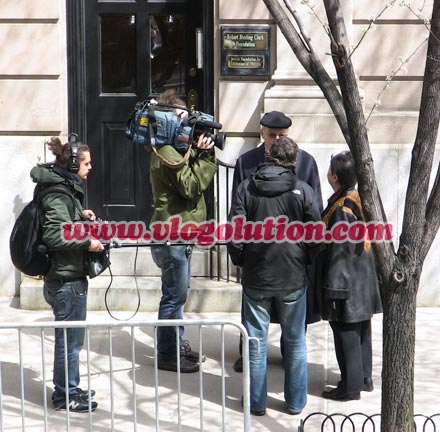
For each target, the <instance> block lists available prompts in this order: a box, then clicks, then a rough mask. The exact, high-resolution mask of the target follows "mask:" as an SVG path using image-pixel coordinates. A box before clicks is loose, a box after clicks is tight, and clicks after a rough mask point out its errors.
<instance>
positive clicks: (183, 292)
mask: <svg viewBox="0 0 440 432" xmlns="http://www.w3.org/2000/svg"><path fill="white" fill-rule="evenodd" d="M191 254H192V246H185V245H182V246H180V245H179V246H167V245H158V246H152V247H151V255H152V256H153V260H154V262H155V263H156V265H157V266H158V267H159V268H160V269H161V270H162V298H161V299H160V304H159V314H158V318H159V319H182V318H183V306H184V305H185V302H186V298H187V296H188V291H189V288H190V277H191V267H190V262H191ZM183 332H184V329H183V327H179V339H180V345H182V343H183V342H182V336H183ZM176 356H177V350H176V327H158V329H157V359H158V360H159V361H167V360H174V359H176Z"/></svg>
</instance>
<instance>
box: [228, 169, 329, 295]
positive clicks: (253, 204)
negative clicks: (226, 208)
mask: <svg viewBox="0 0 440 432" xmlns="http://www.w3.org/2000/svg"><path fill="white" fill-rule="evenodd" d="M235 216H245V218H246V221H248V222H249V221H253V222H256V221H264V220H265V219H266V218H268V217H272V218H277V217H278V216H285V217H286V219H287V221H286V222H287V223H288V222H309V221H312V222H316V221H320V220H321V218H320V215H319V210H318V208H317V206H316V204H315V196H314V192H313V190H312V188H311V187H310V186H309V185H308V184H306V183H304V182H302V181H301V180H298V179H297V178H296V176H295V175H294V173H293V172H292V171H291V170H288V169H285V168H282V167H279V166H274V165H271V164H263V165H261V166H260V168H259V169H258V170H257V172H256V173H255V174H254V175H253V176H252V177H251V179H247V180H245V181H244V182H242V183H241V184H240V186H239V187H238V190H237V194H236V199H235V200H234V203H233V206H232V209H231V213H230V220H232V221H233V218H234V217H235ZM228 251H229V253H230V256H231V259H232V262H233V263H234V264H235V265H238V266H241V267H242V268H243V276H242V280H241V283H242V285H243V287H244V288H247V287H248V288H257V289H267V290H281V289H291V290H292V291H295V290H298V289H301V288H304V287H305V286H306V285H307V275H306V265H307V264H309V263H310V262H311V261H312V260H313V259H314V256H315V253H316V251H317V247H316V245H314V244H305V243H302V242H301V243H300V242H298V243H294V242H287V241H270V242H262V241H259V242H250V243H245V242H241V243H240V242H231V243H229V244H228Z"/></svg>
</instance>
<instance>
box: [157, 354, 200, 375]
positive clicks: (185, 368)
mask: <svg viewBox="0 0 440 432" xmlns="http://www.w3.org/2000/svg"><path fill="white" fill-rule="evenodd" d="M157 368H158V369H160V370H165V371H170V372H177V360H159V361H158V363H157ZM198 371H199V364H198V363H195V362H193V361H191V360H188V359H187V358H185V357H180V372H181V373H193V372H198Z"/></svg>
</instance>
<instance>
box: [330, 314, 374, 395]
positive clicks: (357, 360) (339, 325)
mask: <svg viewBox="0 0 440 432" xmlns="http://www.w3.org/2000/svg"><path fill="white" fill-rule="evenodd" d="M330 326H331V328H332V330H333V337H334V341H335V352H336V359H337V360H338V365H339V370H340V371H341V385H342V389H343V390H344V391H345V392H346V393H349V394H351V393H359V392H360V391H362V388H363V386H364V380H365V379H366V378H371V374H372V357H373V354H372V347H371V320H368V321H362V322H357V323H343V322H339V321H330Z"/></svg>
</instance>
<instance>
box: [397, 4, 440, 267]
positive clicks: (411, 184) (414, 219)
mask: <svg viewBox="0 0 440 432" xmlns="http://www.w3.org/2000/svg"><path fill="white" fill-rule="evenodd" d="M431 22H432V24H431V32H430V34H429V40H428V52H427V57H426V65H425V74H424V77H425V78H424V80H423V88H422V96H421V102H420V115H419V123H418V127H417V135H416V140H415V143H414V147H413V151H412V160H411V170H410V176H409V181H408V190H407V194H406V201H405V212H404V216H403V225H402V226H403V230H402V235H401V240H402V242H404V243H405V244H408V245H409V246H410V247H413V248H414V250H415V251H417V253H418V258H419V260H422V261H423V260H424V259H425V257H426V254H427V253H428V251H429V248H430V247H431V244H432V242H433V241H434V238H435V235H436V233H437V230H438V218H439V209H438V198H439V195H440V192H439V188H440V186H439V180H438V175H437V179H436V182H435V186H434V189H433V190H432V192H431V197H430V199H429V201H428V202H427V196H428V189H429V179H430V174H431V170H432V164H433V160H434V152H435V144H436V141H437V136H438V128H439V121H440V98H439V97H438V95H439V94H440V68H439V67H438V59H440V44H439V42H438V37H437V35H439V32H440V1H439V0H436V1H435V2H434V6H433V10H432V21H431ZM435 200H437V202H436V201H435ZM428 218H429V219H428ZM430 223H433V226H432V227H431V226H430V225H429V224H430ZM414 230H417V231H414Z"/></svg>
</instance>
